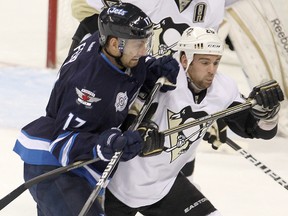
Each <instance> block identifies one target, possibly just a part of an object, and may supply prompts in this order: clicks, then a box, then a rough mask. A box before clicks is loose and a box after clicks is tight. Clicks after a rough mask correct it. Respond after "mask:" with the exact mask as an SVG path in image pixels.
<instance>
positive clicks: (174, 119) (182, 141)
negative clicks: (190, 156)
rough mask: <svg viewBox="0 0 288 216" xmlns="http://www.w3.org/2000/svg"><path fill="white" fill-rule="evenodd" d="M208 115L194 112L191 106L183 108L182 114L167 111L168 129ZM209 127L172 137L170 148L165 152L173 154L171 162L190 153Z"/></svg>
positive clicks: (201, 126) (198, 127)
mask: <svg viewBox="0 0 288 216" xmlns="http://www.w3.org/2000/svg"><path fill="white" fill-rule="evenodd" d="M205 115H207V113H205V112H203V111H201V112H193V111H192V109H191V107H190V106H187V107H185V108H183V109H182V110H181V111H180V112H178V113H174V112H172V111H170V110H168V111H167V117H168V127H169V128H173V127H176V126H178V125H181V124H184V123H186V122H190V121H193V120H195V119H198V118H201V117H203V116H205ZM207 127H208V125H207V126H206V125H199V126H196V127H192V128H189V129H186V130H183V131H181V132H178V133H175V134H172V135H170V146H169V147H168V148H165V152H167V153H170V154H171V162H172V161H174V160H175V159H177V158H178V157H179V156H180V155H182V154H184V153H185V152H187V151H188V149H189V148H190V147H191V146H192V145H193V143H194V142H195V141H197V140H198V139H201V137H202V136H204V134H205V133H206V130H207Z"/></svg>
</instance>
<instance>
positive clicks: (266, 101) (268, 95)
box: [248, 80, 284, 120]
mask: <svg viewBox="0 0 288 216" xmlns="http://www.w3.org/2000/svg"><path fill="white" fill-rule="evenodd" d="M248 98H250V99H255V100H256V102H257V104H256V105H255V106H254V107H252V109H251V112H252V114H253V115H254V117H255V118H257V119H264V120H269V119H272V118H273V117H274V116H276V115H277V113H278V112H279V110H280V103H279V102H280V101H283V100H284V94H283V92H282V90H281V88H280V86H279V84H278V83H277V82H276V81H275V80H271V81H269V82H266V83H264V84H260V85H258V86H256V87H254V88H253V90H252V92H251V93H250V95H249V97H248Z"/></svg>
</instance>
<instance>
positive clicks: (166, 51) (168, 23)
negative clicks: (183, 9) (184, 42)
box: [153, 17, 189, 57]
mask: <svg viewBox="0 0 288 216" xmlns="http://www.w3.org/2000/svg"><path fill="white" fill-rule="evenodd" d="M188 27H189V25H188V24H186V23H177V24H176V23H175V22H174V21H173V20H172V18H171V17H167V18H164V19H162V20H161V21H160V22H159V23H156V24H155V23H154V27H153V30H154V35H155V39H156V40H155V42H154V46H153V56H155V57H157V56H163V55H173V54H174V53H175V52H176V51H177V50H176V49H175V46H176V45H177V42H178V40H179V39H180V37H181V35H182V33H183V32H184V31H185V29H187V28H188Z"/></svg>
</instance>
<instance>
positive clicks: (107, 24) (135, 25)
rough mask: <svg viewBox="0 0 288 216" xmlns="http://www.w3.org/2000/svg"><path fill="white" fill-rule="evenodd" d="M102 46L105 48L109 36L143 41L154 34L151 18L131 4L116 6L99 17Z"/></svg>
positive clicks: (107, 9) (105, 10)
mask: <svg viewBox="0 0 288 216" xmlns="http://www.w3.org/2000/svg"><path fill="white" fill-rule="evenodd" d="M98 26H99V33H100V44H101V46H104V45H105V43H106V41H107V38H108V36H114V37H118V38H122V39H143V38H148V37H150V36H151V35H152V34H153V24H152V22H151V20H150V18H149V17H148V16H147V15H146V14H145V13H144V12H143V11H142V10H141V9H139V8H138V7H136V6H135V5H133V4H130V3H120V4H114V5H112V6H111V7H109V8H105V9H104V10H102V12H101V13H100V15H99V18H98Z"/></svg>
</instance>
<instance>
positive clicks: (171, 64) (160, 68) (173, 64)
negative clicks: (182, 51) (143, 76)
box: [148, 56, 179, 92]
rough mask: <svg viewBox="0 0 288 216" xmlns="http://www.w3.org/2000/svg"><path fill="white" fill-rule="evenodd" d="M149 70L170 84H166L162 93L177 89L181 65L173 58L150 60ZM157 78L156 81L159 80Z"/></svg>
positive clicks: (164, 57) (162, 88)
mask: <svg viewBox="0 0 288 216" xmlns="http://www.w3.org/2000/svg"><path fill="white" fill-rule="evenodd" d="M150 61H151V62H152V63H149V64H150V65H149V66H148V69H149V70H150V71H151V72H152V73H153V74H154V76H156V77H157V78H159V77H163V76H164V77H165V78H166V79H167V80H168V81H169V82H167V83H164V85H163V86H162V87H161V89H160V91H162V92H167V91H171V90H174V89H175V88H176V81H177V76H178V73H179V63H178V62H177V61H176V59H174V58H173V57H172V56H163V57H161V58H158V59H153V60H150ZM157 78H156V80H157Z"/></svg>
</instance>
